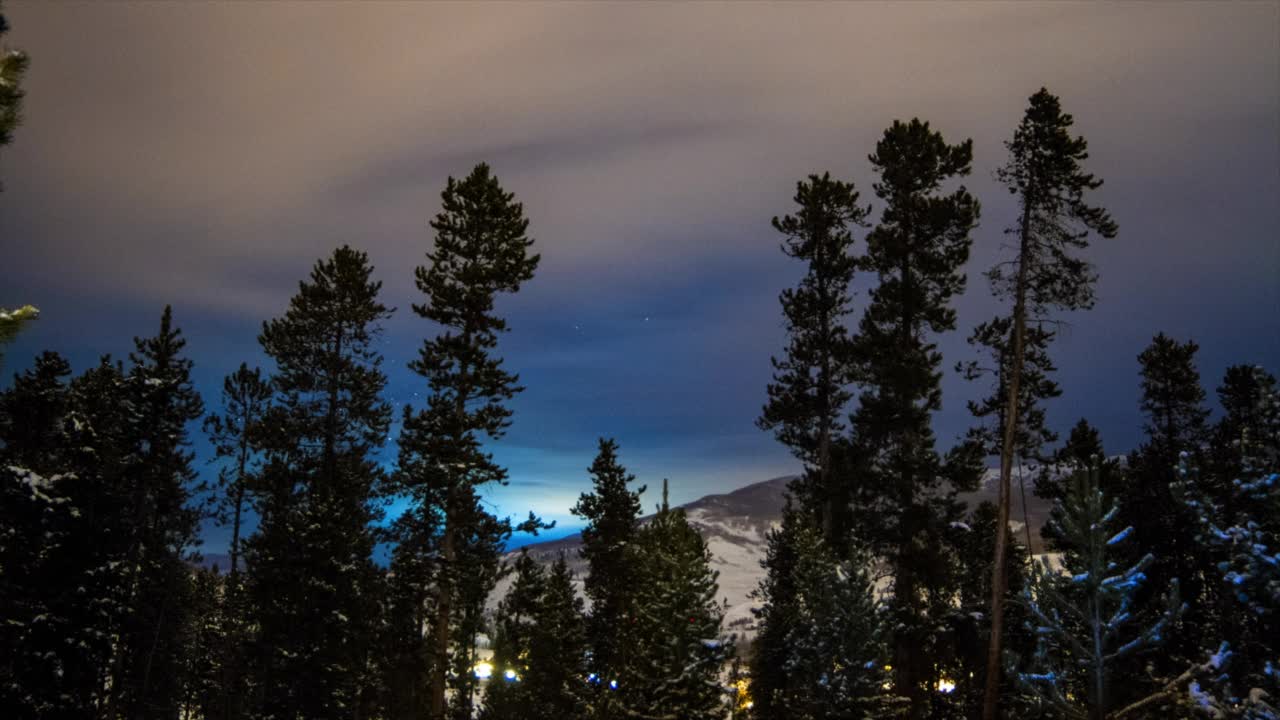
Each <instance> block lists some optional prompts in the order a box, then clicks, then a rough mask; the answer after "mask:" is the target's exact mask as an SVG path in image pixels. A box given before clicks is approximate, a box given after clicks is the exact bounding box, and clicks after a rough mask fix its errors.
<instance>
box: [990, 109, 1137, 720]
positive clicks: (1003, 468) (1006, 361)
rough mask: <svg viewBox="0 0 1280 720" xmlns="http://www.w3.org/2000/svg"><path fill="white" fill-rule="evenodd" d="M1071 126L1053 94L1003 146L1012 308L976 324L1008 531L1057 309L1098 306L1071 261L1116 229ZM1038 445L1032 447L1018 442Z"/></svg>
mask: <svg viewBox="0 0 1280 720" xmlns="http://www.w3.org/2000/svg"><path fill="white" fill-rule="evenodd" d="M1073 124H1074V119H1073V118H1072V117H1071V115H1069V114H1066V113H1064V112H1062V106H1061V102H1060V101H1059V100H1058V98H1057V96H1055V95H1053V94H1051V93H1050V92H1049V91H1048V90H1046V89H1044V88H1040V90H1039V91H1038V92H1037V93H1035V94H1034V95H1032V96H1031V99H1030V104H1029V106H1028V107H1027V111H1026V114H1025V115H1024V116H1023V118H1022V122H1021V123H1019V125H1018V128H1017V130H1015V131H1014V134H1013V139H1012V140H1011V141H1009V142H1008V143H1006V147H1008V149H1009V161H1008V163H1006V164H1005V165H1004V167H1002V168H1000V169H999V170H998V171H997V173H996V177H997V178H998V179H999V180H1000V181H1001V182H1002V183H1003V184H1004V185H1005V186H1006V187H1007V188H1009V192H1010V193H1012V194H1014V195H1016V196H1017V197H1018V204H1019V206H1020V210H1021V212H1020V217H1019V220H1018V224H1017V225H1016V226H1015V227H1012V228H1010V229H1009V230H1008V231H1007V232H1008V233H1009V234H1010V235H1013V236H1014V237H1016V238H1017V254H1016V255H1015V257H1014V258H1013V259H1012V260H1008V261H1004V262H1001V263H998V264H997V265H996V266H995V267H994V268H992V270H991V272H990V273H988V275H987V277H988V279H989V280H990V281H991V287H992V290H993V291H994V293H995V295H996V297H998V298H1001V299H1004V300H1007V301H1009V302H1010V303H1011V304H1012V309H1011V314H1010V316H1009V317H1007V318H1003V319H1001V318H997V319H996V320H995V321H993V323H990V324H987V325H984V326H979V328H978V330H977V334H976V335H975V337H978V338H981V337H982V335H983V333H989V334H990V335H991V336H990V337H987V338H986V343H985V344H988V346H989V347H992V348H993V349H994V351H995V354H996V355H997V357H998V361H997V367H998V368H999V371H998V372H999V378H998V380H997V391H998V392H999V393H1002V396H1001V397H999V398H998V399H997V400H996V402H997V403H1000V402H1003V405H1004V407H1003V410H1002V411H1001V412H1000V420H1001V421H1002V422H1003V427H1002V428H1001V442H1000V496H999V505H998V510H999V517H1000V523H1001V525H1002V526H1003V525H1006V524H1008V520H1009V502H1010V500H1009V498H1010V478H1011V477H1012V474H1013V462H1014V456H1015V454H1018V453H1019V448H1020V447H1022V448H1023V452H1022V454H1023V455H1024V456H1025V455H1026V454H1027V452H1026V451H1028V450H1029V451H1034V450H1036V449H1038V448H1037V447H1036V444H1038V443H1035V441H1036V440H1038V439H1040V438H1037V437H1036V436H1035V434H1034V430H1035V429H1036V425H1041V426H1042V425H1043V417H1042V416H1041V415H1039V413H1041V412H1042V411H1041V410H1040V409H1038V408H1037V404H1038V401H1040V400H1043V399H1046V398H1051V397H1056V396H1057V395H1059V394H1060V392H1059V391H1058V388H1057V386H1056V385H1055V384H1053V383H1052V382H1051V381H1050V380H1049V379H1048V377H1047V375H1048V373H1049V372H1051V371H1052V370H1053V365H1052V363H1050V362H1049V360H1048V356H1047V346H1048V343H1049V342H1050V341H1051V340H1052V339H1053V331H1052V330H1049V329H1046V327H1045V325H1044V324H1045V323H1048V322H1052V318H1051V317H1050V314H1051V313H1052V312H1053V311H1055V310H1056V311H1064V310H1065V311H1072V310H1080V309H1085V308H1089V307H1092V305H1093V285H1094V282H1095V280H1096V273H1095V272H1094V271H1093V268H1092V266H1091V265H1090V264H1089V263H1088V262H1087V261H1085V260H1083V259H1081V258H1079V257H1077V256H1075V255H1074V253H1075V252H1077V251H1080V250H1083V249H1085V248H1087V247H1088V245H1089V240H1088V238H1089V236H1090V235H1091V234H1096V235H1098V236H1100V237H1104V238H1111V237H1114V236H1115V234H1116V230H1117V227H1116V224H1115V222H1114V221H1112V219H1111V217H1110V215H1109V214H1108V213H1107V211H1106V210H1105V209H1103V208H1101V207H1098V206H1094V205H1090V204H1089V203H1088V202H1087V201H1086V198H1085V195H1086V194H1087V193H1089V192H1092V191H1094V190H1097V189H1098V188H1099V187H1101V186H1102V181H1101V180H1099V179H1097V178H1095V177H1094V176H1093V175H1091V174H1089V173H1086V172H1085V171H1084V170H1083V169H1082V168H1081V165H1080V163H1081V162H1082V161H1083V160H1085V159H1087V158H1088V157H1089V153H1088V143H1086V142H1085V140H1084V138H1082V137H1072V136H1071V126H1072V125H1073ZM1020 440H1023V441H1027V442H1029V443H1033V444H1032V445H1030V446H1029V447H1024V446H1022V445H1020V443H1019V441H1020ZM1006 554H1007V546H1006V544H1005V536H1004V534H1003V533H997V534H996V537H995V547H994V553H993V558H994V560H993V566H994V567H995V568H996V574H995V580H994V582H993V584H992V594H991V629H992V632H991V644H990V647H989V649H988V652H987V689H986V698H985V700H984V703H983V711H982V716H983V718H985V719H986V720H994V718H995V717H996V714H997V713H998V712H999V700H1000V667H1001V658H1000V655H1001V653H1000V646H1001V640H1002V636H1003V633H1004V594H1005V588H1006V587H1007V585H1008V582H1007V580H1006V578H1005V577H1004V567H1005V556H1006Z"/></svg>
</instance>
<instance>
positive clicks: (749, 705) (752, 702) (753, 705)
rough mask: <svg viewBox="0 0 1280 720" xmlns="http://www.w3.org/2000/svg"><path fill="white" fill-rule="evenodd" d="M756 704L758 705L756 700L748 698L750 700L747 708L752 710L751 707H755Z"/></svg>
mask: <svg viewBox="0 0 1280 720" xmlns="http://www.w3.org/2000/svg"><path fill="white" fill-rule="evenodd" d="M755 706H756V703H755V701H754V700H748V701H747V704H746V708H747V709H748V710H750V709H751V708H753V707H755Z"/></svg>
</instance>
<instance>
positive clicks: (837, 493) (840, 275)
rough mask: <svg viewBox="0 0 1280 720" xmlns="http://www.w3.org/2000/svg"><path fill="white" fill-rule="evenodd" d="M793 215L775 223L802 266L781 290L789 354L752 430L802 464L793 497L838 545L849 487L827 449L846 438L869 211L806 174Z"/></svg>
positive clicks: (845, 186)
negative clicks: (861, 247)
mask: <svg viewBox="0 0 1280 720" xmlns="http://www.w3.org/2000/svg"><path fill="white" fill-rule="evenodd" d="M795 203H796V205H797V206H798V208H797V210H796V214H795V215H787V216H784V217H782V218H777V217H775V218H773V227H774V229H775V230H777V231H778V232H780V233H782V235H783V236H784V238H785V239H784V240H783V244H782V252H783V254H785V255H786V256H787V257H792V258H796V259H798V260H802V261H804V262H805V263H807V265H808V267H807V268H806V273H805V276H804V278H803V279H802V280H801V281H800V285H799V286H798V287H796V288H794V289H787V290H783V291H782V295H781V297H780V300H781V303H782V314H783V316H784V317H785V318H786V328H787V334H788V344H787V355H786V357H784V358H782V359H778V358H773V359H772V363H773V369H774V374H773V382H772V383H770V384H769V387H768V393H769V402H768V403H766V404H765V406H764V410H763V411H762V412H761V415H760V418H759V419H758V420H757V424H758V425H759V426H760V427H761V428H762V429H765V430H772V431H773V432H774V435H775V436H776V437H777V438H778V440H779V442H781V443H782V444H784V445H786V446H787V447H788V448H790V449H791V452H792V454H794V455H795V456H796V457H797V458H798V459H799V460H800V461H801V462H803V463H804V466H805V472H804V475H803V476H802V477H801V478H799V479H798V480H797V481H796V482H794V483H793V487H792V491H793V492H794V493H795V494H796V499H797V500H798V502H799V503H800V507H801V508H803V509H804V510H805V511H807V512H808V513H810V514H811V515H812V517H813V519H814V520H815V521H816V522H819V523H820V524H821V527H822V528H823V532H824V534H825V535H826V536H827V537H828V539H830V540H832V541H834V542H835V543H836V545H837V546H843V543H842V542H840V541H839V540H837V539H840V540H842V539H843V538H844V537H845V536H846V535H847V533H848V519H847V518H846V517H845V515H847V512H846V508H847V507H848V505H849V491H848V488H845V487H843V486H842V484H841V483H838V482H837V478H836V477H835V476H834V474H833V473H832V457H831V456H832V445H833V444H834V443H835V441H836V438H837V437H838V436H839V435H840V434H841V433H842V432H843V431H844V427H843V424H842V423H841V416H842V415H843V414H844V407H845V405H846V404H847V403H848V402H849V399H850V397H852V393H851V392H850V390H849V385H850V384H851V383H852V382H853V381H854V375H855V364H854V359H853V353H852V349H853V347H852V341H851V339H850V337H849V332H848V329H847V328H846V327H845V321H844V319H845V317H847V316H848V315H849V314H850V312H852V309H851V307H850V306H851V304H852V297H851V296H852V290H851V288H850V286H851V285H852V283H853V276H854V273H855V272H856V271H857V258H856V257H854V255H853V253H852V251H853V244H854V238H853V228H855V227H865V226H866V217H867V215H868V213H869V212H870V208H864V207H862V206H860V205H858V191H857V190H855V189H854V187H853V184H852V183H845V182H841V181H840V180H834V179H832V178H831V175H830V173H824V174H823V175H822V176H818V175H810V176H809V179H808V180H807V181H801V182H799V183H797V184H796V194H795Z"/></svg>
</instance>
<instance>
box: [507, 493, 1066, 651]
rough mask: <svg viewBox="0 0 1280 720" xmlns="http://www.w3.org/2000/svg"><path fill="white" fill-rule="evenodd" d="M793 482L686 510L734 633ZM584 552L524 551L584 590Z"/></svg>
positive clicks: (1039, 503) (1031, 504)
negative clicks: (565, 565) (556, 565)
mask: <svg viewBox="0 0 1280 720" xmlns="http://www.w3.org/2000/svg"><path fill="white" fill-rule="evenodd" d="M999 478H1000V473H999V471H998V470H995V469H992V470H988V471H987V472H986V473H985V475H984V476H983V479H982V484H981V486H980V487H979V489H978V490H976V491H975V492H971V493H963V494H962V495H961V499H963V500H964V501H965V502H966V503H967V504H969V506H970V507H972V506H974V505H977V504H978V503H980V502H983V501H991V502H994V501H995V499H996V497H997V496H998V493H999V483H998V481H999ZM790 480H791V477H790V476H785V477H777V478H773V479H772V480H765V481H764V482H759V483H755V484H752V485H747V486H746V487H743V488H739V489H737V490H734V491H733V492H729V493H725V494H722V495H707V496H705V497H703V498H700V499H698V500H695V501H693V502H691V503H688V504H686V505H682V506H681V507H683V508H684V509H685V513H686V515H687V516H688V518H689V523H690V524H691V525H693V526H694V527H695V528H697V529H698V531H699V532H701V533H702V536H703V537H704V538H705V539H706V541H707V546H708V548H709V549H710V550H711V555H712V567H713V568H714V569H715V570H717V571H719V573H720V578H719V582H720V595H721V596H722V597H723V598H724V600H725V602H726V603H727V604H728V606H729V607H728V612H727V613H726V615H725V628H726V630H728V631H729V632H736V633H739V634H741V635H751V634H753V630H754V627H753V618H752V615H751V609H752V607H754V602H753V601H752V599H751V597H750V595H751V592H752V591H754V590H755V589H756V587H757V586H758V585H759V584H760V580H761V579H762V578H763V577H764V570H763V568H761V567H760V561H761V560H763V559H764V554H765V545H766V539H765V534H766V533H767V532H768V530H769V529H770V528H771V527H773V526H774V525H775V524H776V523H778V522H780V521H781V519H782V505H783V499H784V494H785V492H786V488H787V483H788V482H789V481H790ZM1024 482H1025V485H1026V500H1027V506H1026V507H1025V508H1024V507H1023V504H1022V493H1021V492H1020V487H1019V482H1018V474H1017V472H1016V470H1015V473H1014V477H1013V502H1012V505H1011V507H1010V514H1011V517H1010V523H1009V525H1010V528H1011V529H1013V530H1014V532H1016V533H1017V536H1018V539H1019V540H1021V541H1022V542H1026V535H1025V534H1024V533H1025V529H1024V528H1025V526H1024V518H1025V521H1026V522H1027V524H1029V525H1030V528H1031V541H1032V550H1033V551H1034V552H1035V553H1037V554H1039V553H1042V552H1043V549H1042V541H1041V539H1040V528H1041V527H1042V526H1043V525H1044V523H1045V521H1046V520H1047V519H1048V517H1049V510H1050V505H1049V503H1047V502H1045V501H1044V500H1041V499H1040V498H1037V497H1035V495H1034V494H1033V493H1032V492H1031V489H1032V485H1033V483H1032V479H1031V474H1030V473H1024ZM580 546H581V536H580V535H578V534H576V533H575V534H573V535H570V536H568V537H565V538H561V539H559V540H553V541H549V542H543V543H535V544H532V545H529V546H527V547H526V548H525V550H526V551H527V552H528V553H529V554H530V555H531V556H532V557H534V558H535V559H537V560H539V561H541V562H544V563H547V564H550V563H552V562H554V561H555V559H556V558H558V557H560V554H561V553H563V554H564V556H565V558H566V559H567V560H568V561H569V566H570V567H571V568H572V569H573V571H574V573H575V575H576V576H577V577H578V582H579V589H581V578H582V576H583V575H584V574H585V573H586V563H585V562H584V561H583V560H582V559H581V558H580V557H579V556H578V549H579V547H580ZM518 552H519V551H517V553H518ZM517 553H511V554H510V555H509V556H508V559H511V558H514V557H515V555H516V554H517ZM509 582H510V581H509V580H506V581H503V582H501V583H499V585H498V587H497V588H496V590H495V592H494V595H493V599H492V602H493V603H496V602H497V600H498V599H499V598H501V597H502V596H503V595H505V594H506V591H507V588H508V586H509Z"/></svg>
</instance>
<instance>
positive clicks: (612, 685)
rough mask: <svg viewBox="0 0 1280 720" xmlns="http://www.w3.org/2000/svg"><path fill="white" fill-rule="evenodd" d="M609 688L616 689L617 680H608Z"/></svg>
mask: <svg viewBox="0 0 1280 720" xmlns="http://www.w3.org/2000/svg"><path fill="white" fill-rule="evenodd" d="M609 689H610V690H617V689H618V681H617V680H610V681H609Z"/></svg>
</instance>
